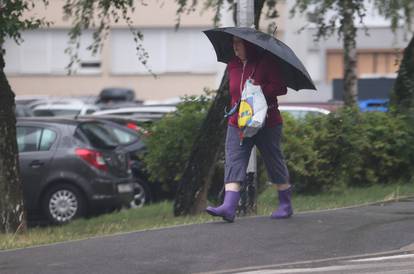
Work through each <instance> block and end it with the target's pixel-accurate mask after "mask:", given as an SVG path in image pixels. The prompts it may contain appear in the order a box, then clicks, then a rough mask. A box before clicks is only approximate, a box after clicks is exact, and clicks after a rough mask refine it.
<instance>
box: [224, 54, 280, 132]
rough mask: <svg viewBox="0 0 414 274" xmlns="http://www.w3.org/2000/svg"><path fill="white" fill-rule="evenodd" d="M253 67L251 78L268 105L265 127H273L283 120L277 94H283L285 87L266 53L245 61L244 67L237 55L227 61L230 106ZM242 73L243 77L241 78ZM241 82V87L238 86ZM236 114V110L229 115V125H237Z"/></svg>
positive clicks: (273, 62)
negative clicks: (258, 86) (259, 87)
mask: <svg viewBox="0 0 414 274" xmlns="http://www.w3.org/2000/svg"><path fill="white" fill-rule="evenodd" d="M255 67H256V68H255ZM254 68H255V72H254V75H253V77H251V78H252V79H253V80H254V83H255V84H256V85H260V86H261V87H262V90H263V94H264V96H265V97H266V101H267V105H268V110H267V117H266V123H265V127H275V126H276V125H278V124H281V123H282V122H283V121H282V116H281V115H280V112H279V109H278V103H277V96H280V95H285V94H286V93H287V87H286V84H285V82H284V80H283V79H282V75H281V72H280V69H279V66H278V64H277V63H276V62H275V61H274V60H273V58H270V57H269V55H267V54H265V55H263V56H261V57H260V58H254V59H253V61H247V63H246V65H245V66H244V67H243V63H242V61H241V60H240V59H239V58H238V57H235V58H233V59H232V60H231V61H230V62H229V63H228V73H229V84H230V96H231V106H230V107H233V106H234V105H235V104H237V102H238V101H239V100H240V97H241V91H242V90H243V87H244V83H245V82H246V80H247V79H248V78H249V77H250V76H251V75H252V72H253V70H254ZM242 75H243V79H241V78H242ZM241 83H242V87H240V84H241ZM237 115H238V113H237V112H236V113H234V114H233V115H231V116H230V117H229V121H228V123H229V125H231V126H236V127H237V126H238V125H237Z"/></svg>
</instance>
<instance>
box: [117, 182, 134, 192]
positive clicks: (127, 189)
mask: <svg viewBox="0 0 414 274" xmlns="http://www.w3.org/2000/svg"><path fill="white" fill-rule="evenodd" d="M118 192H119V193H125V192H132V185H131V184H125V185H118Z"/></svg>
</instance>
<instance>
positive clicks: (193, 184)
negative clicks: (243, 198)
mask: <svg viewBox="0 0 414 274" xmlns="http://www.w3.org/2000/svg"><path fill="white" fill-rule="evenodd" d="M228 89H229V88H228V77H227V71H226V72H225V74H224V76H223V78H222V80H221V84H220V87H219V89H218V91H217V95H216V97H215V99H214V101H213V104H212V105H211V107H210V109H209V111H208V113H207V116H206V118H205V119H204V122H203V124H202V126H201V129H200V131H199V132H198V135H197V137H196V139H195V141H194V145H193V148H192V151H191V154H190V157H189V160H188V162H187V166H186V167H185V171H184V174H183V177H182V179H181V181H180V183H179V185H178V189H177V194H176V198H175V201H174V215H175V216H180V215H188V214H197V213H200V212H201V211H203V210H204V209H205V207H206V206H207V193H208V189H209V187H210V184H211V178H212V176H213V173H214V168H215V163H216V162H217V160H218V158H219V156H220V152H221V151H222V150H223V147H224V137H225V133H226V126H227V120H226V119H225V118H224V116H223V115H224V112H223V110H224V108H225V106H226V104H227V102H228V101H229V92H228Z"/></svg>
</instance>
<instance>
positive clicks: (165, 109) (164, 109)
mask: <svg viewBox="0 0 414 274" xmlns="http://www.w3.org/2000/svg"><path fill="white" fill-rule="evenodd" d="M176 110H177V107H175V106H140V107H127V108H118V109H108V110H100V111H96V112H94V113H92V115H106V114H123V113H124V114H130V115H134V114H152V113H154V114H165V113H169V112H174V111H176Z"/></svg>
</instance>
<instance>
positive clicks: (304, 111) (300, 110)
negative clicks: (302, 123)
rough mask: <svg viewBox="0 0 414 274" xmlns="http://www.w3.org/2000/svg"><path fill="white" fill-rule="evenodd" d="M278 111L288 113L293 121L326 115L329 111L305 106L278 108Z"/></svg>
mask: <svg viewBox="0 0 414 274" xmlns="http://www.w3.org/2000/svg"><path fill="white" fill-rule="evenodd" d="M279 111H280V112H281V113H282V115H283V113H289V114H290V115H292V116H293V118H295V119H303V118H305V117H306V116H308V115H327V114H329V113H330V111H329V110H327V109H324V108H318V107H306V106H293V105H289V106H283V105H282V106H279Z"/></svg>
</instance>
